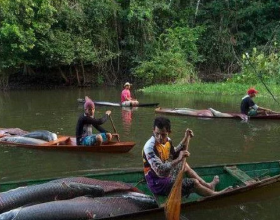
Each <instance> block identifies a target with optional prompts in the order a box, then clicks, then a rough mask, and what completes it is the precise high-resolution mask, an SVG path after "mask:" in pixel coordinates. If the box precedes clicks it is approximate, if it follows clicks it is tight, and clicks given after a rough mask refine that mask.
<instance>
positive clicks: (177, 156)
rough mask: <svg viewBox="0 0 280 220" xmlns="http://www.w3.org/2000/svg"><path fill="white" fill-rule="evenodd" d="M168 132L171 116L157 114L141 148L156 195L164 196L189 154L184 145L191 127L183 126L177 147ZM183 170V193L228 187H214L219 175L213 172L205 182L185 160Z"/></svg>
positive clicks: (212, 192)
mask: <svg viewBox="0 0 280 220" xmlns="http://www.w3.org/2000/svg"><path fill="white" fill-rule="evenodd" d="M170 132H171V124H170V120H169V119H168V118H165V117H157V118H156V119H155V121H154V127H153V136H152V137H151V138H150V139H149V140H148V141H147V142H146V144H145V146H144V149H143V152H142V157H143V163H144V174H145V178H146V181H147V184H148V186H149V188H150V190H151V191H152V192H153V193H154V194H157V195H165V196H166V195H168V194H169V193H170V191H171V189H172V186H173V184H174V182H175V178H176V173H177V171H178V168H179V167H180V165H182V164H181V162H182V160H183V158H184V157H188V156H189V155H190V153H189V152H188V151H187V150H184V145H186V142H187V139H188V135H190V134H189V133H192V131H191V130H189V129H187V130H186V132H185V136H184V138H183V139H182V141H181V142H180V144H179V145H178V146H177V147H174V146H173V145H172V141H171V139H170V138H169V137H168V135H169V134H170ZM184 171H185V172H186V174H187V176H188V177H189V178H185V179H184V180H183V183H182V195H183V196H188V195H189V194H190V193H192V192H195V193H197V194H199V195H201V196H212V195H216V194H219V193H220V192H222V191H225V190H229V188H226V189H224V190H222V191H219V192H217V191H215V186H216V185H217V184H218V183H219V181H220V180H219V177H218V176H215V177H214V179H213V180H212V182H210V183H207V182H205V181H204V180H203V179H202V178H201V177H200V176H199V175H198V174H197V173H196V172H195V171H194V170H193V169H191V167H190V166H189V165H188V164H187V163H186V164H185V169H184ZM230 188H231V187H230Z"/></svg>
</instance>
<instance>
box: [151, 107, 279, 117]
mask: <svg viewBox="0 0 280 220" xmlns="http://www.w3.org/2000/svg"><path fill="white" fill-rule="evenodd" d="M155 113H157V114H169V115H182V116H190V117H198V118H237V119H242V120H248V119H280V114H276V113H273V114H269V115H257V116H250V117H248V116H247V115H245V114H241V113H229V112H220V111H217V110H215V109H212V108H209V109H202V110H197V109H191V108H161V107H158V108H156V109H155Z"/></svg>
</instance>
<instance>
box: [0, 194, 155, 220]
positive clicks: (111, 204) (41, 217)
mask: <svg viewBox="0 0 280 220" xmlns="http://www.w3.org/2000/svg"><path fill="white" fill-rule="evenodd" d="M157 207H158V205H157V203H156V201H155V200H154V199H153V198H152V197H149V196H146V195H144V194H138V195H137V194H135V193H133V194H125V195H123V196H116V197H97V198H88V197H77V198H75V199H71V200H63V201H54V202H47V203H41V204H38V205H33V206H29V207H23V208H18V209H14V210H11V211H9V212H5V213H3V214H1V215H0V220H77V219H79V220H89V219H99V218H108V217H113V216H119V215H124V214H129V213H134V212H139V211H144V210H148V209H153V208H157Z"/></svg>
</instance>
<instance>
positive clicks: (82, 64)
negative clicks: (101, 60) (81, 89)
mask: <svg viewBox="0 0 280 220" xmlns="http://www.w3.org/2000/svg"><path fill="white" fill-rule="evenodd" d="M81 67H82V74H83V78H84V80H83V82H84V83H83V84H84V85H85V84H86V82H87V80H86V74H85V68H84V63H83V61H81Z"/></svg>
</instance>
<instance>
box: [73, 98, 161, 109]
mask: <svg viewBox="0 0 280 220" xmlns="http://www.w3.org/2000/svg"><path fill="white" fill-rule="evenodd" d="M77 101H78V103H80V104H83V103H85V99H77ZM93 102H94V104H95V105H97V106H112V107H155V106H158V105H159V103H157V102H155V103H139V104H138V105H133V106H132V105H129V106H127V105H122V104H121V103H118V102H103V101H93Z"/></svg>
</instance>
